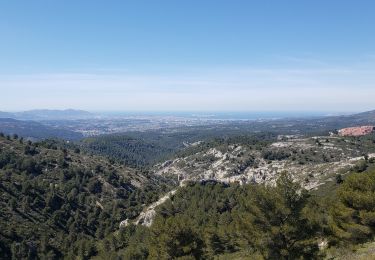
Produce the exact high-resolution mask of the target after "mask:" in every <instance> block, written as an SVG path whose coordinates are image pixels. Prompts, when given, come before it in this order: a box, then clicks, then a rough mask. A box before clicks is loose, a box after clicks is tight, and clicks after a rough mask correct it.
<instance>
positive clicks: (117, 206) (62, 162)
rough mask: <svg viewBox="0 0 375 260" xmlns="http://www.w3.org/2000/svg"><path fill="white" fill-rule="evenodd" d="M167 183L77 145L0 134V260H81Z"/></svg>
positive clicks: (137, 211)
mask: <svg viewBox="0 0 375 260" xmlns="http://www.w3.org/2000/svg"><path fill="white" fill-rule="evenodd" d="M167 183H168V182H167V181H165V180H161V178H159V177H155V176H152V175H149V174H148V173H146V172H140V171H136V170H134V169H131V168H127V167H125V166H122V165H118V164H113V163H110V162H109V161H108V160H107V159H105V158H102V157H98V156H88V155H86V154H82V153H81V151H80V150H79V149H78V148H76V149H74V150H69V149H66V148H62V147H60V146H59V144H58V143H54V142H43V143H31V142H29V141H28V142H27V141H24V140H23V139H22V138H19V137H18V136H12V137H10V136H4V135H3V134H0V195H1V196H0V258H1V259H10V258H13V259H40V258H44V259H55V258H62V257H63V256H65V257H67V256H70V257H73V256H79V257H81V258H84V259H87V258H89V257H90V256H92V255H95V254H96V252H97V248H96V241H98V240H100V239H102V238H104V237H105V236H106V235H108V234H110V233H112V232H114V231H116V230H117V229H118V225H119V223H120V221H122V220H123V219H126V218H133V217H135V216H137V215H138V214H139V213H140V211H141V210H142V208H143V205H144V204H149V203H151V202H153V201H154V200H156V199H157V198H158V196H159V193H160V192H161V191H162V190H163V191H164V190H167V189H168V188H167V186H166V184H167Z"/></svg>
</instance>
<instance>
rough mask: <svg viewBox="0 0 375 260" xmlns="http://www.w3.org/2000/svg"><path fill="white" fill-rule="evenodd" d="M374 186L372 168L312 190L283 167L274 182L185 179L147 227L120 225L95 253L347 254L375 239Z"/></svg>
mask: <svg viewBox="0 0 375 260" xmlns="http://www.w3.org/2000/svg"><path fill="white" fill-rule="evenodd" d="M371 167H373V166H371ZM374 192H375V171H374V170H370V171H367V172H365V173H352V174H351V175H350V176H348V177H347V178H346V179H345V180H344V181H343V182H342V181H338V182H337V184H336V186H335V187H334V189H333V190H331V191H330V192H329V193H325V194H324V195H323V196H318V197H317V196H314V195H312V194H311V193H308V192H307V191H306V190H303V189H302V188H301V186H299V185H298V184H297V183H295V182H293V181H292V179H291V178H290V176H289V175H288V174H283V175H282V176H281V177H280V179H279V180H278V182H277V186H275V187H274V186H264V185H252V184H249V185H243V186H238V185H235V184H232V185H225V184H221V183H216V182H201V183H191V184H189V185H188V186H187V187H185V188H183V189H181V190H180V191H179V192H177V193H176V194H175V195H174V196H172V198H171V199H170V200H168V201H167V202H166V203H164V204H163V205H161V206H160V207H159V208H158V215H157V217H156V220H155V222H154V224H153V225H152V226H151V228H145V227H143V226H128V227H126V228H124V229H122V230H120V232H119V233H116V234H115V235H111V236H109V237H107V238H106V239H105V240H104V241H103V242H102V243H101V244H100V245H99V256H100V257H108V258H115V257H120V258H121V259H146V258H149V259H176V258H181V259H213V258H217V259H321V258H324V257H330V258H331V259H348V258H346V256H345V253H347V252H348V251H350V250H353V251H354V253H352V254H351V255H352V256H354V255H355V250H356V248H358V247H357V245H360V244H361V243H365V242H367V241H372V239H373V238H374V235H375V225H374V223H375V193H374Z"/></svg>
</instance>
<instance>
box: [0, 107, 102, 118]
mask: <svg viewBox="0 0 375 260" xmlns="http://www.w3.org/2000/svg"><path fill="white" fill-rule="evenodd" d="M93 117H95V114H92V113H90V112H87V111H84V110H75V109H65V110H50V109H36V110H29V111H22V112H1V111H0V118H13V119H19V120H36V121H39V120H72V119H87V118H93Z"/></svg>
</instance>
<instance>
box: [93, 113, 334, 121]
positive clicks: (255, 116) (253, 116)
mask: <svg viewBox="0 0 375 260" xmlns="http://www.w3.org/2000/svg"><path fill="white" fill-rule="evenodd" d="M98 113H99V114H101V115H104V116H116V117H143V116H144V117H154V116H155V117H182V118H190V119H206V120H209V119H212V120H261V119H269V120H270V119H281V118H312V117H323V116H328V115H332V113H330V112H314V111H312V112H306V111H303V112H298V111H265V112H262V111H259V112H258V111H251V112H235V111H234V112H212V111H210V112H204V111H203V112H197V111H184V112H181V111H176V112H173V111H157V112H155V111H108V112H98ZM338 114H339V113H338Z"/></svg>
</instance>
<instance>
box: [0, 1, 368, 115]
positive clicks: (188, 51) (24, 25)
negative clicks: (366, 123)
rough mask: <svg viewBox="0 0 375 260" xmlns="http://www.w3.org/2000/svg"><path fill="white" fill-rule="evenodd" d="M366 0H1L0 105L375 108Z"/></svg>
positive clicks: (5, 107)
mask: <svg viewBox="0 0 375 260" xmlns="http://www.w3.org/2000/svg"><path fill="white" fill-rule="evenodd" d="M374 10H375V2H374V1H361V0H359V1H354V0H352V1H345V0H341V1H335V0H331V1H319V0H315V1H307V0H306V1H301V0H299V1H297V0H296V1H288V0H285V1H276V0H275V1H260V0H259V1H240V0H233V1H224V0H216V1H213V0H212V1H210V0H205V1H194V0H189V1H163V0H158V1H142V0H134V1H125V0H123V1H111V0H109V1H94V0H91V1H88V0H87V1H84V0H82V1H69V0H65V1H38V0H36V1H26V0H25V1H17V0H13V1H1V2H0V91H1V93H2V94H1V96H2V97H1V102H0V110H23V109H33V108H80V109H87V110H117V111H119V110H221V111H223V110H232V111H233V110H241V111H252V110H253V111H254V110H255V111H265V110H287V111H290V110H297V111H312V110H319V111H322V110H324V111H361V110H369V109H375V102H374V101H373V100H374V99H375V86H374V85H375V26H374V25H375V16H374V15H373V11H374Z"/></svg>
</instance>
